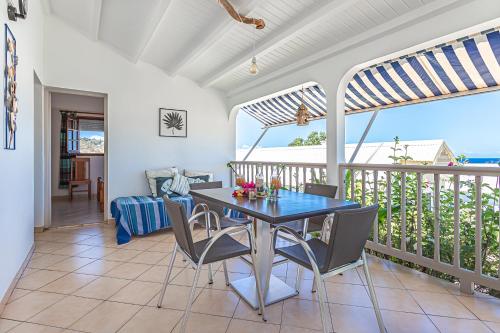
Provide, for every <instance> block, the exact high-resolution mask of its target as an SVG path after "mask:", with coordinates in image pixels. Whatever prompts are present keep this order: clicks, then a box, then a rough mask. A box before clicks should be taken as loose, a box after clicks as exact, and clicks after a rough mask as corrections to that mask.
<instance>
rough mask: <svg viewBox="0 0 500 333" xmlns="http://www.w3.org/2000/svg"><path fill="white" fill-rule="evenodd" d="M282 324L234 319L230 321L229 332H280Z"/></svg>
mask: <svg viewBox="0 0 500 333" xmlns="http://www.w3.org/2000/svg"><path fill="white" fill-rule="evenodd" d="M279 331H280V326H279V325H275V324H268V323H264V322H262V321H261V322H256V321H247V320H241V319H232V320H231V322H230V323H229V327H228V329H227V331H226V332H227V333H255V332H259V333H279Z"/></svg>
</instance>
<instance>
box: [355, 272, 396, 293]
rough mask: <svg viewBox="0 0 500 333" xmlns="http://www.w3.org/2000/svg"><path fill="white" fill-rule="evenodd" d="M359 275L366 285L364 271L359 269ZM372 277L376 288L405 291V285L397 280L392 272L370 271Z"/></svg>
mask: <svg viewBox="0 0 500 333" xmlns="http://www.w3.org/2000/svg"><path fill="white" fill-rule="evenodd" d="M357 270H358V274H359V276H360V278H361V280H362V281H363V284H364V285H366V284H367V283H366V278H365V273H364V272H363V269H362V268H360V267H358V269H357ZM370 275H371V277H372V281H373V285H374V286H375V287H386V288H398V289H404V286H403V284H402V283H401V282H400V281H399V280H398V279H397V277H396V276H395V275H394V274H393V273H392V272H391V271H384V270H377V269H373V270H370Z"/></svg>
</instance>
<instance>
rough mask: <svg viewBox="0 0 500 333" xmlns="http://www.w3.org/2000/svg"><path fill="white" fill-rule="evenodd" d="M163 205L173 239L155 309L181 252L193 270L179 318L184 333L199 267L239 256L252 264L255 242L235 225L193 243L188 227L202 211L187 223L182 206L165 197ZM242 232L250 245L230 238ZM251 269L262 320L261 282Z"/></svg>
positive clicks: (194, 292) (263, 310)
mask: <svg viewBox="0 0 500 333" xmlns="http://www.w3.org/2000/svg"><path fill="white" fill-rule="evenodd" d="M163 200H164V202H165V210H166V214H167V215H168V217H169V219H170V221H171V222H172V228H173V230H174V236H175V240H176V243H175V248H174V252H173V253H172V255H171V256H170V261H169V264H168V268H167V274H166V276H165V280H164V282H163V286H162V289H161V292H160V295H159V298H158V305H157V306H158V308H161V306H162V303H163V297H164V296H165V291H166V289H167V285H168V281H169V279H170V275H171V273H172V268H173V266H174V261H175V257H176V254H177V252H178V251H179V252H181V253H182V254H183V255H184V256H185V258H187V259H188V261H189V262H190V264H191V266H192V267H193V268H196V272H195V275H194V279H193V285H192V286H191V291H190V293H189V300H188V303H187V305H186V309H185V312H184V317H183V318H182V322H181V326H180V333H183V332H185V330H186V324H187V321H188V319H189V315H190V313H191V306H192V304H193V301H194V297H195V294H196V286H197V285H198V279H199V277H200V271H201V267H202V266H203V265H204V264H212V263H216V262H219V261H223V260H226V259H231V258H236V257H239V256H242V255H250V256H251V257H252V261H253V262H254V263H255V240H254V238H253V235H252V233H251V232H250V230H249V229H248V228H246V226H245V225H239V226H234V227H229V228H226V229H224V230H221V231H219V232H218V233H217V234H216V235H215V236H213V237H209V238H206V239H203V240H201V241H197V242H193V237H192V234H191V224H193V223H196V218H198V217H199V216H201V215H202V214H205V212H200V213H198V214H199V215H193V216H191V218H190V219H189V220H188V218H187V216H186V210H185V209H184V206H183V205H182V204H180V203H178V202H175V201H172V200H170V199H169V198H168V197H167V196H164V197H163ZM210 214H212V216H213V217H214V219H215V220H216V223H218V216H217V213H215V212H213V211H210ZM242 232H246V233H247V235H248V241H249V244H250V246H246V245H243V244H241V243H240V242H238V241H237V240H235V239H234V238H233V237H231V236H230V235H234V234H239V233H242ZM252 267H253V274H254V276H255V283H256V290H257V297H258V301H259V314H261V315H262V319H263V320H264V321H265V320H266V316H265V309H264V298H263V296H262V293H261V290H262V289H261V283H260V275H259V274H257V273H256V271H255V265H253V266H252Z"/></svg>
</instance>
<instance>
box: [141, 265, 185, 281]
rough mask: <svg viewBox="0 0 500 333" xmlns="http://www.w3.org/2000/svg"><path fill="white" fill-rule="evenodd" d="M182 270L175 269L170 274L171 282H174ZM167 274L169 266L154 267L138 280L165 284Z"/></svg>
mask: <svg viewBox="0 0 500 333" xmlns="http://www.w3.org/2000/svg"><path fill="white" fill-rule="evenodd" d="M182 270H183V269H182V268H177V267H173V268H172V273H171V274H170V281H172V280H173V279H174V278H175V277H176V276H177V274H179V273H180V272H181V271H182ZM166 274H167V266H153V267H151V268H150V269H148V270H147V271H145V272H144V273H142V274H141V275H140V276H138V277H137V280H139V281H148V282H158V283H163V281H165V276H166Z"/></svg>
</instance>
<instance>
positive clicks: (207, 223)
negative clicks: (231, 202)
mask: <svg viewBox="0 0 500 333" xmlns="http://www.w3.org/2000/svg"><path fill="white" fill-rule="evenodd" d="M189 187H190V189H191V190H205V189H211V188H222V182H221V181H215V182H205V183H194V184H190V186H189ZM193 202H194V204H195V205H194V208H193V211H192V213H191V216H194V215H196V214H197V213H198V211H199V210H202V211H203V212H205V214H201V215H198V216H199V217H198V218H197V219H196V220H197V222H198V224H200V225H201V226H203V227H204V228H205V229H206V232H207V237H211V236H212V231H215V230H219V231H220V230H224V229H226V228H230V227H234V226H238V225H248V226H250V225H251V223H252V220H249V219H247V218H232V217H229V216H226V209H225V207H224V206H222V205H218V204H216V203H214V202H211V201H207V200H203V199H201V198H198V197H194V198H193ZM209 211H213V212H215V213H216V214H217V216H218V218H219V223H218V224H215V223H211V219H210V216H211V215H212V214H209V213H208V212H209ZM247 263H249V264H251V262H248V261H247ZM222 267H223V270H224V278H225V280H226V285H227V286H229V275H228V272H227V265H226V261H225V260H224V261H222ZM213 281H214V280H213V274H212V265H208V283H209V284H212V283H213Z"/></svg>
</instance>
